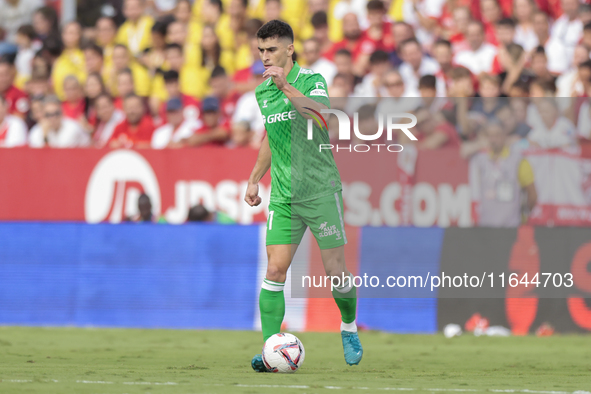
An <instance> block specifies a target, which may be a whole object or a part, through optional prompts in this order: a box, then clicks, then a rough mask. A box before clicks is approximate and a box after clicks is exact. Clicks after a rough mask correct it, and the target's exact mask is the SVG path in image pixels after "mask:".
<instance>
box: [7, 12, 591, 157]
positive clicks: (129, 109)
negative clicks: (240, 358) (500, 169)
mask: <svg viewBox="0 0 591 394" xmlns="http://www.w3.org/2000/svg"><path fill="white" fill-rule="evenodd" d="M0 1H1V4H2V14H1V15H0V32H1V34H2V36H3V41H2V42H1V43H0V54H1V58H0V93H1V100H0V147H16V146H26V145H28V146H30V147H35V148H38V147H55V148H67V147H91V146H93V147H98V148H101V147H112V148H116V147H136V148H154V149H161V148H181V147H198V146H204V145H218V146H228V147H252V148H257V147H258V146H259V144H260V141H261V139H262V137H263V136H264V133H265V127H264V123H263V119H262V117H261V115H260V111H259V110H258V107H257V102H256V100H255V98H254V89H255V87H256V86H257V85H258V84H260V83H261V82H262V81H263V78H262V74H263V72H264V70H265V69H264V66H263V64H262V63H261V61H260V60H259V57H258V46H257V39H256V32H257V30H258V29H259V28H260V26H262V24H263V23H264V22H265V21H269V20H272V19H282V20H285V21H286V22H288V23H290V25H291V26H292V27H293V29H294V33H295V37H296V42H295V48H296V57H297V61H298V63H300V64H301V65H303V66H305V67H308V68H311V69H312V70H314V71H316V72H319V73H321V74H322V75H323V76H324V77H325V79H326V81H327V83H328V85H329V94H330V96H331V97H340V98H352V100H350V101H351V102H353V103H355V104H354V107H353V108H352V107H351V105H348V104H346V103H343V108H345V107H347V108H348V109H351V108H352V109H353V110H355V111H358V112H359V119H360V122H362V121H366V122H368V124H367V125H366V127H364V129H366V130H375V129H372V128H373V127H376V128H377V123H376V116H375V114H376V113H379V112H385V111H386V110H387V109H390V110H391V109H392V108H394V109H395V110H396V111H397V112H400V111H406V112H409V111H412V112H414V113H415V114H416V116H417V118H418V124H417V130H416V132H417V133H418V137H419V141H418V142H417V145H418V147H419V148H422V149H438V148H440V147H445V146H457V147H460V148H461V152H462V154H463V155H464V156H466V157H468V156H471V155H472V154H474V153H475V152H477V151H479V150H481V149H483V148H486V147H489V146H490V142H491V138H492V139H494V137H491V136H490V135H489V134H495V133H487V131H486V129H487V127H488V126H489V125H490V124H492V123H495V124H500V125H502V126H503V127H502V129H503V130H505V131H507V133H505V134H507V135H506V136H503V138H504V137H507V139H508V140H509V141H523V142H525V143H528V144H529V145H530V146H536V147H540V148H556V147H565V146H574V145H577V144H578V141H580V140H581V139H587V138H590V137H591V106H590V105H589V102H588V100H587V99H586V97H588V95H589V94H591V60H590V49H591V5H588V4H585V3H581V2H579V1H578V0H560V1H558V0H498V1H497V0H480V1H469V0H383V1H382V0H370V1H367V0H289V1H286V0H283V1H281V0H258V1H257V0H223V1H222V0H195V1H194V2H191V1H189V0H153V1H147V0H123V2H122V3H119V2H117V1H111V2H106V3H105V2H99V3H97V2H94V1H83V0H79V2H78V10H77V14H78V17H77V20H76V21H66V22H63V21H60V20H59V17H58V12H56V10H55V9H54V8H52V7H51V6H47V5H44V4H43V2H42V0H0ZM555 97H560V98H561V99H560V100H554V99H550V98H555ZM535 98H540V100H537V101H536V100H535ZM544 98H545V99H544ZM370 123H371V124H370ZM488 128H489V127H488ZM332 137H333V138H334V137H336V136H335V135H333V136H332ZM403 137H404V135H402V136H401V137H400V142H409V141H404V140H403Z"/></svg>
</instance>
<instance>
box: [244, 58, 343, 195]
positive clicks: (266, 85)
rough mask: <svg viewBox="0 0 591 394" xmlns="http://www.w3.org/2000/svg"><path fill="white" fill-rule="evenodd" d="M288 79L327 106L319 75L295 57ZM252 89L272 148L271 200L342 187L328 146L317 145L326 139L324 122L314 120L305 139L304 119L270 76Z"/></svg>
mask: <svg viewBox="0 0 591 394" xmlns="http://www.w3.org/2000/svg"><path fill="white" fill-rule="evenodd" d="M286 79H287V82H288V83H289V84H290V85H292V86H293V87H294V88H296V89H297V90H299V91H300V92H301V93H302V94H304V95H305V96H306V97H309V98H311V99H312V100H314V101H317V102H319V103H322V104H324V105H326V106H327V107H328V108H330V100H329V98H328V93H327V91H326V88H327V85H326V81H325V80H324V77H323V76H322V75H320V74H316V73H314V71H312V70H308V69H305V68H302V67H300V66H299V65H298V63H297V62H295V63H294V65H293V68H292V69H291V71H290V72H289V74H288V75H287V77H286ZM255 93H256V99H257V102H258V105H259V108H260V109H261V113H262V114H263V123H264V124H265V129H266V130H267V138H268V140H269V146H270V148H271V201H272V202H275V203H298V202H303V201H309V200H313V199H316V198H319V197H324V196H326V195H329V194H334V193H336V192H338V191H340V190H341V177H340V175H339V171H338V169H337V166H336V164H335V161H334V157H333V155H332V151H331V150H330V149H323V150H322V151H320V149H319V146H320V144H329V143H330V139H329V136H328V130H327V129H326V127H323V128H320V127H319V126H318V124H317V123H316V122H315V121H313V132H312V135H313V139H310V140H309V139H308V132H307V122H308V119H305V118H303V116H302V115H301V114H299V113H298V112H297V111H296V110H295V107H294V106H293V105H292V103H291V102H290V101H289V99H288V98H287V97H286V96H285V94H284V93H283V92H282V91H281V90H279V89H278V88H277V86H276V85H275V83H274V82H273V78H271V77H269V78H268V79H267V80H265V82H263V83H262V84H260V85H259V86H257V88H256V91H255ZM295 100H297V98H296V99H295ZM310 113H312V112H311V111H310ZM323 117H324V118H325V119H328V116H326V115H323ZM321 124H323V123H322V122H321Z"/></svg>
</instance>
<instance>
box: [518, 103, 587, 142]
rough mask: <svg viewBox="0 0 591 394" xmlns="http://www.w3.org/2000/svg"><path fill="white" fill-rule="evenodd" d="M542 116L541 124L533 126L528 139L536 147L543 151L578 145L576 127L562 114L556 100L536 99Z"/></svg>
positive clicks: (537, 123)
mask: <svg viewBox="0 0 591 394" xmlns="http://www.w3.org/2000/svg"><path fill="white" fill-rule="evenodd" d="M534 105H535V106H536V107H537V110H538V114H539V116H540V120H541V121H539V122H536V124H534V125H531V124H530V125H531V126H532V130H531V131H530V132H529V134H528V136H527V138H528V140H529V142H530V144H531V145H532V146H534V147H538V148H543V149H552V148H564V147H569V146H574V145H576V144H577V133H576V128H575V125H574V124H573V123H572V122H571V121H570V120H568V119H567V118H566V117H564V116H562V115H561V114H560V109H559V108H558V103H557V102H556V99H554V98H540V99H535V101H534Z"/></svg>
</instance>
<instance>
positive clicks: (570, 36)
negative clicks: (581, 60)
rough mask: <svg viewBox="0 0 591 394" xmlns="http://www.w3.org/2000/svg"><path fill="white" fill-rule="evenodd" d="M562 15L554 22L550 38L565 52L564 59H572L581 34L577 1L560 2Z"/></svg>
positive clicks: (581, 24) (564, 0)
mask: <svg viewBox="0 0 591 394" xmlns="http://www.w3.org/2000/svg"><path fill="white" fill-rule="evenodd" d="M560 4H561V6H562V12H563V13H562V15H561V16H560V18H558V19H556V21H554V24H553V25H552V30H551V32H550V34H551V36H552V38H554V39H556V40H558V41H559V42H560V43H561V44H562V46H563V47H564V48H565V51H566V58H567V59H572V57H573V52H574V50H575V46H576V45H577V44H578V42H579V39H580V37H581V35H582V32H583V22H581V20H580V19H579V15H578V11H579V7H580V3H579V1H578V0H561V1H560Z"/></svg>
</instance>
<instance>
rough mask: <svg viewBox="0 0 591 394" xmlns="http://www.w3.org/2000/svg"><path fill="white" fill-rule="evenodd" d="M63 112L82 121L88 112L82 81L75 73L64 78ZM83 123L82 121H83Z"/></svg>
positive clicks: (66, 115) (69, 117) (65, 115)
mask: <svg viewBox="0 0 591 394" xmlns="http://www.w3.org/2000/svg"><path fill="white" fill-rule="evenodd" d="M62 113H63V115H64V117H66V118H68V119H73V120H75V121H78V122H79V121H80V118H81V117H82V118H84V115H85V113H86V101H85V100H84V92H83V91H82V86H80V82H78V79H76V77H75V76H73V75H68V76H67V77H66V79H64V101H63V102H62ZM81 124H82V123H81Z"/></svg>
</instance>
